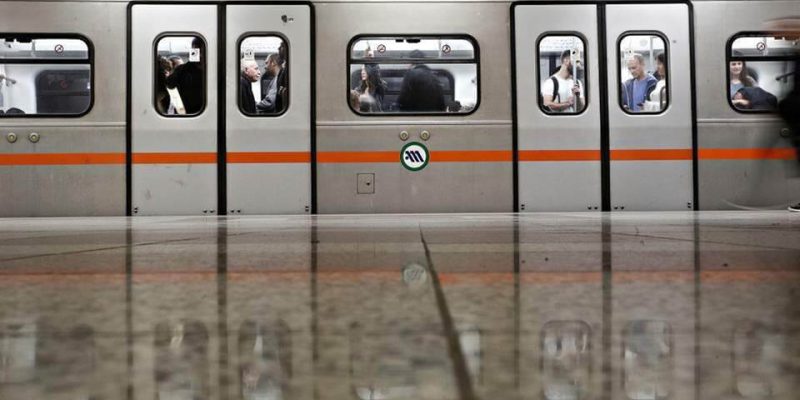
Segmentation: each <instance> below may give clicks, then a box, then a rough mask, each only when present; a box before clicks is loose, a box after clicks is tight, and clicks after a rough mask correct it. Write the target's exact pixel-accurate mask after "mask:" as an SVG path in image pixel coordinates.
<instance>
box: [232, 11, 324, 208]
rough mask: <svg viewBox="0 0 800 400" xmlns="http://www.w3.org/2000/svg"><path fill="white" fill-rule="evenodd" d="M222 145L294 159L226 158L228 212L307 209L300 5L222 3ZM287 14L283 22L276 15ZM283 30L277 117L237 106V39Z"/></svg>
mask: <svg viewBox="0 0 800 400" xmlns="http://www.w3.org/2000/svg"><path fill="white" fill-rule="evenodd" d="M226 15H227V19H228V23H227V26H226V29H227V38H226V40H227V59H226V65H227V68H226V69H227V71H228V73H227V75H226V82H227V83H226V85H227V91H226V96H227V100H226V104H227V110H226V124H227V127H226V136H227V142H226V147H227V151H228V152H229V153H231V152H245V153H253V152H255V153H258V152H270V153H271V152H277V153H281V152H291V153H293V154H304V155H308V156H307V158H308V161H306V162H295V163H267V164H231V163H230V158H229V163H228V166H227V168H228V170H227V174H228V178H227V182H228V188H227V190H228V212H229V213H232V214H233V213H236V214H301V213H307V212H309V211H310V209H311V163H310V158H311V157H310V152H311V121H310V118H311V79H310V78H311V23H312V21H311V9H310V8H309V7H308V6H306V5H293V6H286V5H280V6H278V5H275V6H271V5H228V6H227V9H226ZM284 15H285V16H286V17H287V21H288V20H289V19H291V22H283V21H282V19H281V17H282V16H284ZM261 32H263V33H264V35H274V34H275V33H276V32H277V33H278V34H280V35H283V36H284V37H285V38H286V40H287V41H288V44H289V45H288V48H289V50H288V51H289V57H288V59H289V63H288V68H289V69H290V71H289V74H288V76H289V93H290V96H289V99H290V101H291V104H290V105H289V107H288V109H287V111H286V112H285V113H284V114H283V115H281V116H279V117H255V118H254V117H247V116H245V115H244V114H242V113H241V112H240V111H239V107H238V105H237V93H238V90H237V89H238V86H239V76H240V75H239V73H238V72H239V56H240V54H239V50H240V49H239V48H238V47H237V45H238V43H239V40H240V39H241V38H242V37H243V36H244V35H248V36H249V35H259V34H260V33H261Z"/></svg>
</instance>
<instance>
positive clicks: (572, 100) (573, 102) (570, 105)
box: [567, 96, 575, 107]
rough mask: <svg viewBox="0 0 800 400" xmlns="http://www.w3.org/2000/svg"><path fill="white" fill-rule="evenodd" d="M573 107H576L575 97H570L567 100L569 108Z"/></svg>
mask: <svg viewBox="0 0 800 400" xmlns="http://www.w3.org/2000/svg"><path fill="white" fill-rule="evenodd" d="M573 105H575V96H569V98H568V99H567V106H568V107H572V106H573Z"/></svg>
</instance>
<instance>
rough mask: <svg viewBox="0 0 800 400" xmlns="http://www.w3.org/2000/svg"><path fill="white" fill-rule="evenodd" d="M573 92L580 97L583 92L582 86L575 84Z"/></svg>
mask: <svg viewBox="0 0 800 400" xmlns="http://www.w3.org/2000/svg"><path fill="white" fill-rule="evenodd" d="M572 94H574V95H575V96H576V97H580V94H581V88H580V86H578V85H577V84H576V85H575V86H573V87H572Z"/></svg>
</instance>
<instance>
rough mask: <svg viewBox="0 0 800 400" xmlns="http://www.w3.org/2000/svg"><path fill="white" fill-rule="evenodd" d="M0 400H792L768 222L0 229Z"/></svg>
mask: <svg viewBox="0 0 800 400" xmlns="http://www.w3.org/2000/svg"><path fill="white" fill-rule="evenodd" d="M0 239H3V242H2V244H0V248H2V249H3V252H2V255H0V398H2V399H29V398H30V399H34V398H48V399H364V400H368V399H369V400H377V399H437V400H438V399H512V400H513V399H552V400H555V399H612V398H613V399H631V400H644V399H697V400H700V399H732V398H743V399H793V398H796V393H797V392H798V390H800V372H799V371H800V342H798V339H797V338H798V337H800V307H798V306H797V304H798V301H800V262H798V260H800V220H797V219H794V220H790V219H787V218H785V215H784V214H771V213H756V214H752V213H737V214H728V213H710V214H706V213H699V214H692V213H676V214H667V215H666V216H663V215H662V216H655V215H652V214H630V215H629V214H625V215H624V216H605V217H600V216H592V215H588V214H587V215H582V214H547V215H526V216H514V215H492V216H464V215H461V216H413V217H411V216H405V217H401V218H400V217H392V216H377V217H347V218H344V217H314V218H309V217H298V218H231V219H202V218H200V219H194V218H189V219H179V218H157V219H135V220H127V219H122V218H121V219H98V220H87V221H74V220H70V221H69V223H68V224H66V223H63V222H60V221H59V220H26V221H25V223H23V224H19V223H18V224H16V225H14V224H9V223H7V222H5V221H0Z"/></svg>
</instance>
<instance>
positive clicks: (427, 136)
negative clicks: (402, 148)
mask: <svg viewBox="0 0 800 400" xmlns="http://www.w3.org/2000/svg"><path fill="white" fill-rule="evenodd" d="M419 138H420V139H422V140H428V139H430V138H431V133H430V132H428V131H422V132H421V133H420V134H419Z"/></svg>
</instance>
